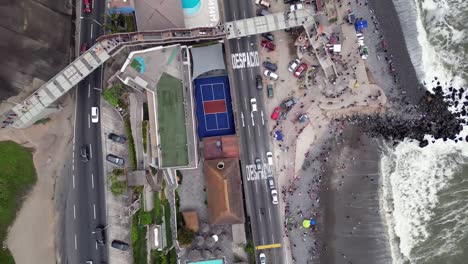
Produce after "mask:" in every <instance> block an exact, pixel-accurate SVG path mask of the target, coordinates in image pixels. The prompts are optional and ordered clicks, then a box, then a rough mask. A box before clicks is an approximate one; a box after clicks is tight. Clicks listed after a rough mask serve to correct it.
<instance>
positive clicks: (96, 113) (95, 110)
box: [91, 106, 99, 124]
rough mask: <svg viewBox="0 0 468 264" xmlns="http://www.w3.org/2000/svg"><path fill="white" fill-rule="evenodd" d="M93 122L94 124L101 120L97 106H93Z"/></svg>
mask: <svg viewBox="0 0 468 264" xmlns="http://www.w3.org/2000/svg"><path fill="white" fill-rule="evenodd" d="M91 122H92V123H94V124H96V123H98V122H99V108H98V107H97V106H93V107H91Z"/></svg>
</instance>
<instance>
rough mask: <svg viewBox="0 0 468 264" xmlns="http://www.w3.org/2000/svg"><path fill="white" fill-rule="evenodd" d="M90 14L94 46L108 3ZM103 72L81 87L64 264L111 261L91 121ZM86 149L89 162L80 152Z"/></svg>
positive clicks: (85, 36) (97, 137) (96, 133)
mask: <svg viewBox="0 0 468 264" xmlns="http://www.w3.org/2000/svg"><path fill="white" fill-rule="evenodd" d="M93 3H94V5H93V9H92V12H91V13H89V14H85V13H82V14H81V15H82V18H81V25H80V28H81V32H80V39H81V42H82V43H83V42H85V43H87V44H88V46H92V45H93V44H94V43H95V41H96V38H97V37H99V36H100V35H101V34H103V29H102V23H103V20H104V10H105V9H104V4H105V2H104V1H93ZM101 82H102V70H101V69H98V70H96V71H94V72H93V73H92V74H91V75H90V76H88V77H87V78H86V79H84V80H83V81H82V82H81V83H79V84H78V88H77V90H76V109H75V120H74V139H73V160H72V161H71V162H72V166H71V167H72V175H71V177H72V179H71V181H70V185H71V187H70V188H69V190H70V191H69V192H68V196H67V202H66V203H67V205H66V212H65V227H64V228H65V230H64V231H65V232H64V242H65V243H66V246H65V247H64V250H65V254H64V258H65V259H64V260H63V263H85V262H86V261H93V263H101V262H107V259H108V252H107V246H105V245H104V246H103V245H98V243H97V242H96V234H95V229H96V227H98V226H101V227H103V228H105V227H106V208H105V197H104V195H105V185H104V183H105V181H104V172H103V153H102V148H101V125H100V122H99V123H92V122H91V107H93V106H97V107H99V106H100V101H101V98H100V93H101V88H102V83H101ZM83 146H85V147H86V148H88V151H89V160H88V161H86V162H84V161H83V159H82V158H81V156H80V149H81V148H82V147H83Z"/></svg>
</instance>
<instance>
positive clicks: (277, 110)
mask: <svg viewBox="0 0 468 264" xmlns="http://www.w3.org/2000/svg"><path fill="white" fill-rule="evenodd" d="M280 114H281V108H280V107H275V109H274V110H273V113H272V114H271V119H273V120H278V117H279V116H280Z"/></svg>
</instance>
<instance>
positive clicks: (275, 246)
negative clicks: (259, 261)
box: [255, 243, 281, 250]
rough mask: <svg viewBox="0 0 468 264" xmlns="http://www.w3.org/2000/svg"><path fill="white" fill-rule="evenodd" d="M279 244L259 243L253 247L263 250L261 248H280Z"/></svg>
mask: <svg viewBox="0 0 468 264" xmlns="http://www.w3.org/2000/svg"><path fill="white" fill-rule="evenodd" d="M280 247H281V244H279V243H278V244H269V245H260V246H256V247H255V249H257V250H263V249H272V248H280Z"/></svg>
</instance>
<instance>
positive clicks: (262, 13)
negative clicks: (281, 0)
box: [257, 8, 271, 16]
mask: <svg viewBox="0 0 468 264" xmlns="http://www.w3.org/2000/svg"><path fill="white" fill-rule="evenodd" d="M268 15H271V13H270V12H268V10H267V9H266V8H259V9H257V16H268Z"/></svg>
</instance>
